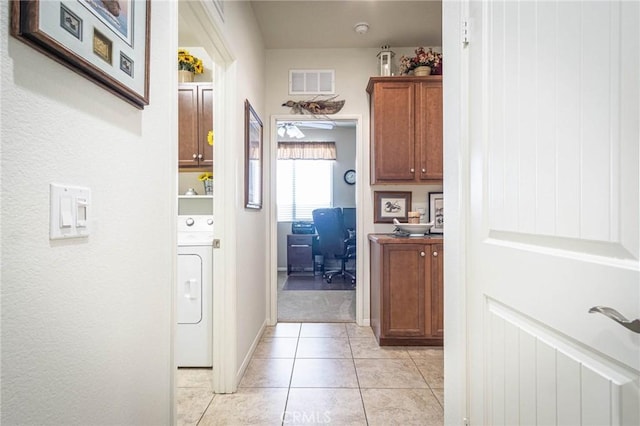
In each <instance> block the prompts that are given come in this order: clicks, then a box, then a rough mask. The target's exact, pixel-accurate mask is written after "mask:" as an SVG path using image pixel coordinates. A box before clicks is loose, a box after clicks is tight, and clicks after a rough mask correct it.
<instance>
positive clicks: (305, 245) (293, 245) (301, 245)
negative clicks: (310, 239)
mask: <svg viewBox="0 0 640 426" xmlns="http://www.w3.org/2000/svg"><path fill="white" fill-rule="evenodd" d="M289 247H311V246H310V245H309V244H291V245H290V246H289Z"/></svg>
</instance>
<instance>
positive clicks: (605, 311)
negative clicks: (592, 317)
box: [589, 306, 640, 334]
mask: <svg viewBox="0 0 640 426" xmlns="http://www.w3.org/2000/svg"><path fill="white" fill-rule="evenodd" d="M589 313H590V314H594V313H599V314H602V315H604V316H606V317H609V318H611V319H612V320H614V321H615V322H617V323H618V324H620V325H621V326H623V327H625V328H628V329H629V330H631V331H633V332H634V333H638V334H640V319H634V320H633V321H629V320H628V319H626V318H625V317H624V316H623V315H622V314H621V313H620V312H618V311H616V310H615V309H613V308H608V307H606V306H594V307H593V308H591V309H589Z"/></svg>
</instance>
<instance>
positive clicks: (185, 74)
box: [178, 70, 193, 83]
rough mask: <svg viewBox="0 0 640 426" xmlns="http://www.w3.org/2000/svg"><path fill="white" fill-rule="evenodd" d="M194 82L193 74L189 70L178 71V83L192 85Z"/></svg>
mask: <svg viewBox="0 0 640 426" xmlns="http://www.w3.org/2000/svg"><path fill="white" fill-rule="evenodd" d="M192 81H193V73H192V72H191V71H187V70H178V83H191V82H192Z"/></svg>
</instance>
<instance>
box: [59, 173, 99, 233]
mask: <svg viewBox="0 0 640 426" xmlns="http://www.w3.org/2000/svg"><path fill="white" fill-rule="evenodd" d="M49 191H50V196H49V238H50V239H52V240H57V239H67V238H86V237H88V236H89V230H90V229H89V223H90V220H89V219H90V210H89V207H90V205H91V190H90V189H89V188H84V187H78V186H69V185H60V184H57V183H52V184H50V185H49Z"/></svg>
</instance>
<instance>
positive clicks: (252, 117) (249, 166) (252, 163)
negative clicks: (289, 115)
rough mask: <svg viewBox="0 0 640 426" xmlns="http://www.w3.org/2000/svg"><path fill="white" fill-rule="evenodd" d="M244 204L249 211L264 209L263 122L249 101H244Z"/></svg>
mask: <svg viewBox="0 0 640 426" xmlns="http://www.w3.org/2000/svg"><path fill="white" fill-rule="evenodd" d="M244 140H245V145H244V146H245V148H244V149H245V160H244V202H245V207H246V208H248V209H258V210H259V209H261V208H262V121H261V120H260V117H258V114H257V113H256V111H255V110H254V109H253V107H252V106H251V104H250V103H249V100H245V101H244Z"/></svg>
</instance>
